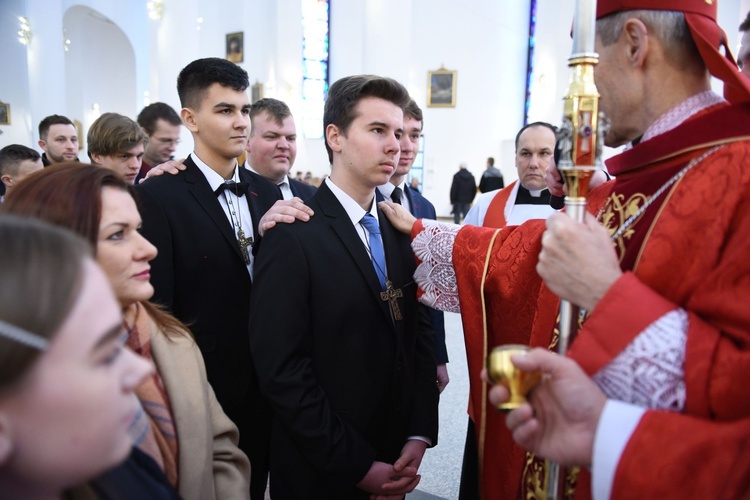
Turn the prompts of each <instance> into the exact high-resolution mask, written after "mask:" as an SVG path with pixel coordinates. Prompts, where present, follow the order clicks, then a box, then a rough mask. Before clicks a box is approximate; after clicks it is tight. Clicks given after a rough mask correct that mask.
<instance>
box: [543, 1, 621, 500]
mask: <svg viewBox="0 0 750 500" xmlns="http://www.w3.org/2000/svg"><path fill="white" fill-rule="evenodd" d="M595 37H596V0H576V11H575V18H574V22H573V51H572V53H571V56H570V58H568V66H569V67H570V68H572V73H571V76H570V84H569V86H568V92H567V94H566V95H565V97H564V98H563V101H564V105H563V120H562V121H563V123H562V126H561V127H560V132H559V134H558V145H559V148H560V161H559V163H558V165H557V167H558V170H559V171H560V175H561V176H562V178H563V180H564V182H565V185H566V187H567V188H568V194H567V196H566V197H565V211H566V213H567V214H568V216H569V217H571V218H573V219H574V220H576V221H578V222H584V217H585V216H586V194H587V193H588V190H589V182H590V181H591V177H592V176H593V175H594V172H595V171H596V170H597V169H598V168H601V166H602V160H601V155H602V149H603V144H604V135H605V134H606V131H607V128H608V125H607V123H606V119H605V118H604V116H603V114H601V113H600V112H599V92H598V91H597V89H596V85H595V83H594V66H596V64H597V63H598V62H599V54H597V53H596V52H594V39H595ZM578 316H579V310H578V307H577V306H575V305H574V304H572V303H571V302H568V301H567V300H562V301H560V318H559V337H558V339H557V352H558V353H559V354H560V355H563V356H564V355H565V354H566V353H567V351H568V346H569V345H570V343H571V342H572V341H573V336H574V335H575V333H576V331H577V330H578V326H579V318H578ZM576 472H577V471H571V473H572V475H577V474H576ZM561 476H562V477H563V478H566V475H565V473H564V471H562V470H561V467H560V465H559V464H557V463H554V462H552V461H547V463H546V481H545V491H546V497H547V499H550V500H551V499H557V498H565V497H569V496H570V495H571V493H572V492H571V491H570V489H569V485H568V487H566V485H565V483H568V481H569V478H568V480H563V488H562V491H561V488H560V477H561Z"/></svg>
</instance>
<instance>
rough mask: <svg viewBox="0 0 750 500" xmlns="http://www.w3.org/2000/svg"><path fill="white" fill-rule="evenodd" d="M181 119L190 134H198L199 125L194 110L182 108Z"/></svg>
mask: <svg viewBox="0 0 750 500" xmlns="http://www.w3.org/2000/svg"><path fill="white" fill-rule="evenodd" d="M180 118H182V123H184V124H185V126H186V127H187V129H188V130H189V131H190V132H192V133H196V132H198V124H197V123H196V121H195V112H194V111H193V109H192V108H182V109H181V110H180Z"/></svg>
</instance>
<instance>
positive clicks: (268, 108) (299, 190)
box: [245, 98, 316, 200]
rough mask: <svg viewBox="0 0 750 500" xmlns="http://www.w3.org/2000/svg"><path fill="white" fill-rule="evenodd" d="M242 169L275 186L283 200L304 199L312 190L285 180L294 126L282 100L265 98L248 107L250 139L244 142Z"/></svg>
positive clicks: (294, 149)
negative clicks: (246, 169)
mask: <svg viewBox="0 0 750 500" xmlns="http://www.w3.org/2000/svg"><path fill="white" fill-rule="evenodd" d="M245 150H246V151H247V161H246V162H245V166H246V167H247V168H248V169H249V170H250V172H251V173H252V174H253V175H260V176H261V177H264V178H265V179H267V180H269V181H271V182H273V183H274V184H276V185H277V186H278V187H279V189H280V190H281V195H282V196H283V197H284V199H285V200H289V199H292V198H293V197H295V196H296V197H297V198H300V199H301V200H307V199H308V198H310V197H311V196H312V195H314V194H315V191H316V189H315V187H314V186H311V185H309V184H305V183H304V182H301V181H297V180H294V179H292V178H291V177H289V171H290V169H291V168H292V165H294V159H295V158H296V157H297V127H296V125H295V124H294V117H293V116H292V112H291V110H290V109H289V106H287V105H286V103H284V102H283V101H279V100H278V99H272V98H265V99H261V100H259V101H256V102H254V103H253V105H252V106H251V107H250V139H249V140H248V141H247V147H246V148H245Z"/></svg>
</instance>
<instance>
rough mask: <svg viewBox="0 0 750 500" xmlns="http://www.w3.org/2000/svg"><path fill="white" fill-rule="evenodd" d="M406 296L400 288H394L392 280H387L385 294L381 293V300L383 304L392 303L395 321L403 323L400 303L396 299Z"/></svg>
mask: <svg viewBox="0 0 750 500" xmlns="http://www.w3.org/2000/svg"><path fill="white" fill-rule="evenodd" d="M403 296H404V292H402V291H401V289H400V288H393V283H391V280H387V281H386V282H385V292H380V300H382V301H383V302H389V301H390V303H391V312H392V313H393V319H394V320H396V321H401V319H402V317H401V309H399V307H398V301H397V300H396V299H400V298H401V297H403Z"/></svg>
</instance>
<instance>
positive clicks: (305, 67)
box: [302, 60, 328, 80]
mask: <svg viewBox="0 0 750 500" xmlns="http://www.w3.org/2000/svg"><path fill="white" fill-rule="evenodd" d="M302 76H303V77H305V78H312V79H315V80H325V79H326V77H327V76H328V64H326V63H325V62H323V61H311V60H307V61H303V64H302Z"/></svg>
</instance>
